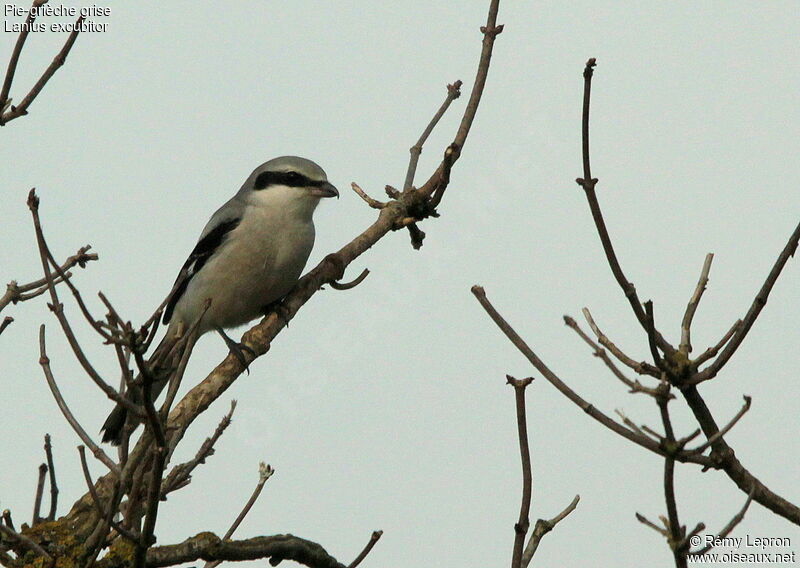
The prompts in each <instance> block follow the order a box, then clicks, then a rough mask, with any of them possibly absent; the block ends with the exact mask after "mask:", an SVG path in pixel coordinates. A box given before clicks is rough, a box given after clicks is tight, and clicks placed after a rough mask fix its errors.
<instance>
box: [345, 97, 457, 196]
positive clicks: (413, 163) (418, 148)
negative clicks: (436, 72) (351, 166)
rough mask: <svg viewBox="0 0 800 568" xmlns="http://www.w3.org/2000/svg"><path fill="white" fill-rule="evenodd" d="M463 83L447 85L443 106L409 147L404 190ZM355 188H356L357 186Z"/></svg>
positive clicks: (412, 180) (411, 180) (412, 179)
mask: <svg viewBox="0 0 800 568" xmlns="http://www.w3.org/2000/svg"><path fill="white" fill-rule="evenodd" d="M461 84H462V83H461V81H456V82H455V83H452V84H449V85H447V96H446V97H445V99H444V102H443V103H442V106H440V107H439V110H437V111H436V114H434V115H433V118H432V119H431V121H430V122H429V123H428V126H426V127H425V130H423V131H422V135H421V136H420V137H419V140H417V143H416V144H414V145H413V146H412V147H411V148H410V149H409V152H410V153H411V158H410V159H409V161H408V170H406V180H405V181H404V182H403V190H404V191H405V190H407V189H409V188H410V187H411V186H412V185H413V184H414V175H415V174H416V173H417V163H418V162H419V156H420V154H422V147H423V146H424V145H425V142H426V141H427V140H428V136H430V135H431V132H433V129H434V128H435V127H436V125H437V124H438V123H439V121H440V120H441V119H442V117H443V116H444V113H445V112H447V109H448V108H449V107H450V103H452V102H453V101H454V100H456V99H457V98H458V97H460V96H461ZM353 189H355V187H354V188H353ZM359 195H360V194H359ZM368 203H369V202H368ZM370 207H373V205H370Z"/></svg>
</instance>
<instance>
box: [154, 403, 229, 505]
mask: <svg viewBox="0 0 800 568" xmlns="http://www.w3.org/2000/svg"><path fill="white" fill-rule="evenodd" d="M234 410H236V400H232V401H231V409H230V410H229V411H228V413H227V414H226V415H225V416H223V417H222V420H221V421H220V423H219V425H217V428H216V430H214V434H213V435H212V436H211V437H210V438H206V440H205V442H203V445H202V446H200V449H199V450H198V451H197V454H196V455H195V457H194V459H192V460H191V461H188V462H186V463H182V464H178V465H176V466H175V467H173V468H172V471H170V472H169V475H167V477H166V479H164V483H163V484H162V489H161V498H162V499H166V497H167V495H168V494H169V493H171V492H172V491H175V490H176V489H180V488H181V487H185V486H186V485H188V483H189V481H190V480H191V479H192V471H194V469H195V468H196V467H197V466H198V465H200V464H201V463H205V461H206V458H208V457H210V456H212V455H214V444H216V443H217V440H219V438H220V436H222V434H223V432H225V429H226V428H227V427H228V426H230V423H231V419H232V418H233V411H234Z"/></svg>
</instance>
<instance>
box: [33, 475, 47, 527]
mask: <svg viewBox="0 0 800 568" xmlns="http://www.w3.org/2000/svg"><path fill="white" fill-rule="evenodd" d="M46 478H47V464H46V463H43V464H41V465H39V479H38V480H37V482H36V496H35V497H34V499H33V520H32V522H31V526H35V525H38V524H39V523H40V522H41V521H42V517H41V516H40V515H39V513H40V512H41V510H42V495H43V494H44V482H45V479H46Z"/></svg>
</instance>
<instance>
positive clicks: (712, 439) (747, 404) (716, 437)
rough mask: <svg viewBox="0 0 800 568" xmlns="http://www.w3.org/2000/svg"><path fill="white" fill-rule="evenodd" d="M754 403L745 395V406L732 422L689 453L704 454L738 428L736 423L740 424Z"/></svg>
mask: <svg viewBox="0 0 800 568" xmlns="http://www.w3.org/2000/svg"><path fill="white" fill-rule="evenodd" d="M752 402H753V399H752V397H749V396H747V395H745V396H744V406H742V408H741V409H740V410H739V412H737V413H736V416H734V417H733V418H732V419H731V421H730V422H728V423H727V424H726V425H725V426H724V427H723V428H722V429H720V430H719V431H718V432H717V433H716V434H714V435H713V436H711V437H710V438H709V439H708V440H706V441H705V442H703V443H702V444H700V445H699V446H697V447H696V448H694V449H692V450H689V451H690V452H692V453H697V454H701V453H703V452H704V451H705V450H706V448H708V447H709V446H711V445H712V444H713V443H714V442H716V441H717V440H719V439H720V438H722V437H723V436H724V435H725V434H727V433H728V432H730V430H731V428H733V427H734V426H736V423H737V422H739V419H741V417H742V416H744V415H745V413H746V412H747V411H748V410H750V404H751V403H752Z"/></svg>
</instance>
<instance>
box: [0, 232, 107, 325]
mask: <svg viewBox="0 0 800 568" xmlns="http://www.w3.org/2000/svg"><path fill="white" fill-rule="evenodd" d="M91 248H92V247H91V246H89V245H86V246H85V247H81V248H80V249H78V252H77V253H76V254H74V255H72V256H70V257H69V258H67V260H65V261H64V262H63V263H62V264H61V265H60V266H59V270H58V274H59V276H57V277H56V278H55V279H54V282H55V283H56V284H59V283H61V282H62V281H63V279H62V277H61V276H60V275H62V274H63V275H64V277H65V278H71V277H72V273H71V272H70V269H71V268H74V267H75V266H79V267H81V268H85V267H86V263H87V262H89V261H92V260H97V259H98V255H97V253H88V251H89V249H91ZM47 289H48V285H47V278H40V279H38V280H34V281H33V282H28V283H27V284H17V282H16V281H15V280H12V281H11V282H9V283H8V285H7V286H6V292H5V294H3V295H2V296H0V311H2V310H3V308H5V307H6V306H8V305H9V304H16V303H18V302H24V301H26V300H30V299H32V298H35V297H37V296H40V295H41V294H43V293H45V292H47ZM6 319H10V320H11V321H14V318H6ZM11 321H9V323H11ZM6 325H8V324H6ZM3 327H5V326H3ZM0 333H2V331H0Z"/></svg>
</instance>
